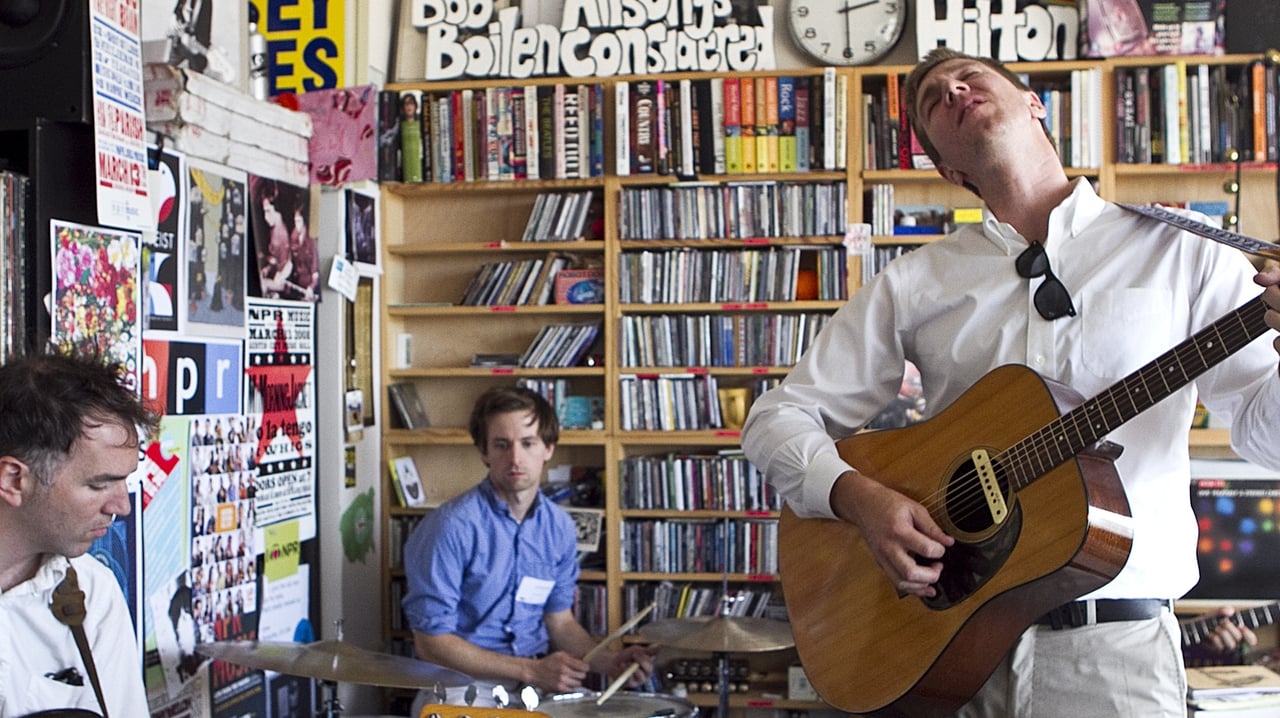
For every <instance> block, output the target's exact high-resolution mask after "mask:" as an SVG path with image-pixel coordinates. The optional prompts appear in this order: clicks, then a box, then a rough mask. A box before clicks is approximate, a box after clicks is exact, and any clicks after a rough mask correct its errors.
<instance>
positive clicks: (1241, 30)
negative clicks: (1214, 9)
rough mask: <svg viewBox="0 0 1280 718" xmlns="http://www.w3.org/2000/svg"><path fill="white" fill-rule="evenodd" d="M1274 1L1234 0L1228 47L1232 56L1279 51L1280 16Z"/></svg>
mask: <svg viewBox="0 0 1280 718" xmlns="http://www.w3.org/2000/svg"><path fill="white" fill-rule="evenodd" d="M1274 3H1275V0H1231V2H1229V3H1227V4H1226V6H1227V9H1226V11H1225V12H1226V14H1227V27H1226V30H1225V32H1226V35H1227V37H1226V46H1227V52H1229V53H1245V54H1251V55H1256V54H1260V53H1263V52H1266V51H1267V49H1268V48H1275V49H1280V13H1277V12H1276V7H1275V4H1274Z"/></svg>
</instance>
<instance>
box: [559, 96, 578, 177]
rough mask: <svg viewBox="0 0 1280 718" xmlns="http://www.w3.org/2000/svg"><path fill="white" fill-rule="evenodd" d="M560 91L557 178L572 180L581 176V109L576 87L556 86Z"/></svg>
mask: <svg viewBox="0 0 1280 718" xmlns="http://www.w3.org/2000/svg"><path fill="white" fill-rule="evenodd" d="M557 87H559V88H560V90H561V97H560V102H561V106H560V109H561V112H560V136H561V138H562V139H561V148H562V150H561V155H562V156H561V158H560V161H561V165H560V166H561V169H562V171H561V172H559V173H557V177H558V178H561V179H574V178H578V177H581V176H582V107H581V106H580V104H579V100H580V99H581V95H579V94H578V90H577V88H576V87H565V86H564V85H557Z"/></svg>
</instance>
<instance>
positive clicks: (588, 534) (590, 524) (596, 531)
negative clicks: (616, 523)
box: [560, 506, 604, 553]
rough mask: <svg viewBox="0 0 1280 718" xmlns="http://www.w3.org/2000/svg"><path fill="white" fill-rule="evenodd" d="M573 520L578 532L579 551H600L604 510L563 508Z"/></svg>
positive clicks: (580, 507) (574, 507)
mask: <svg viewBox="0 0 1280 718" xmlns="http://www.w3.org/2000/svg"><path fill="white" fill-rule="evenodd" d="M560 508H562V509H564V511H565V513H567V514H569V517H570V518H572V519H573V525H574V526H575V527H576V528H577V530H578V550H579V551H581V552H585V553H592V552H595V551H598V550H599V549H600V537H601V536H602V535H603V534H604V531H603V529H604V509H592V508H585V507H582V506H561V507H560Z"/></svg>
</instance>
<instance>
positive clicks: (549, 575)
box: [404, 387, 657, 716]
mask: <svg viewBox="0 0 1280 718" xmlns="http://www.w3.org/2000/svg"><path fill="white" fill-rule="evenodd" d="M469 428H470V432H471V438H472V441H473V442H474V443H475V445H476V448H477V449H479V450H480V455H481V457H482V458H483V460H484V464H485V466H486V467H488V475H487V476H486V477H485V479H484V480H483V481H481V482H480V483H479V484H478V485H477V486H475V487H474V488H472V489H471V490H469V491H467V492H466V493H464V494H462V495H460V496H458V497H456V498H454V499H452V500H451V501H449V502H447V503H446V504H444V505H443V506H441V507H440V508H438V509H436V510H434V511H432V512H431V513H430V514H428V515H427V516H426V518H424V519H423V521H422V522H421V523H420V524H419V525H418V527H417V528H416V529H415V530H414V532H413V534H412V535H411V536H410V538H409V540H408V542H407V543H406V544H405V548H404V561H405V573H406V574H407V579H408V591H407V594H406V596H405V598H404V610H405V615H406V616H407V618H408V623H409V626H410V628H412V629H413V637H414V645H415V647H416V649H417V654H418V657H419V658H421V659H422V660H425V661H429V662H431V663H435V664H438V665H441V666H444V667H446V668H450V669H452V670H454V671H458V672H459V673H464V674H467V675H469V676H472V677H474V678H476V679H477V687H478V690H477V691H476V692H475V695H476V697H475V703H474V705H478V706H479V705H485V706H493V705H494V701H493V687H494V685H496V684H503V685H504V686H505V687H506V689H507V690H508V692H509V694H510V695H512V696H513V701H512V702H513V703H518V701H517V700H516V699H514V696H515V692H514V691H515V689H518V688H519V687H521V686H522V685H532V686H534V687H535V688H537V689H538V690H539V691H540V692H541V693H542V694H543V695H549V694H554V693H566V692H571V691H576V690H580V689H581V687H582V685H583V681H584V679H585V678H586V677H587V674H588V673H590V672H594V673H599V674H604V675H607V676H609V677H610V678H613V677H616V676H618V675H620V674H621V673H623V672H624V671H626V670H627V669H628V668H630V666H631V664H632V663H638V664H639V666H640V667H639V669H638V670H636V671H635V672H634V673H633V674H632V676H631V678H630V679H629V681H628V684H627V685H629V686H638V685H640V684H642V683H643V682H644V681H645V680H647V678H648V677H649V675H650V674H651V672H652V670H653V655H654V654H655V653H656V651H657V648H656V647H655V648H646V647H643V646H635V645H633V646H630V647H627V648H624V649H623V650H621V651H613V650H603V651H597V652H596V653H595V655H593V656H592V658H591V661H590V663H589V664H588V663H587V662H585V661H583V660H582V657H583V656H585V655H587V654H588V652H591V650H592V649H593V648H595V647H596V641H595V640H594V639H593V638H592V637H591V635H590V634H589V633H587V631H586V629H584V628H583V627H582V625H581V624H579V623H578V621H577V620H576V619H575V618H574V616H573V612H572V607H573V599H574V592H575V590H576V587H577V581H578V562H577V532H576V530H575V528H574V523H573V520H572V519H571V518H570V517H569V515H568V514H567V513H566V512H564V511H563V510H562V509H560V508H559V507H558V506H556V504H555V503H553V502H552V501H550V500H548V499H546V498H545V497H544V496H543V495H542V493H541V482H542V476H543V467H544V466H545V465H546V463H547V461H549V460H550V459H551V455H552V453H553V452H554V451H555V447H556V442H557V441H558V440H559V434H560V429H559V424H558V423H557V420H556V414H555V410H554V409H552V407H551V405H550V404H549V403H547V401H546V400H545V399H543V398H542V397H541V396H540V395H539V394H537V393H536V392H533V391H530V390H528V389H524V388H519V387H495V388H492V389H490V390H488V391H486V392H485V393H484V394H483V395H481V396H480V398H479V399H478V400H477V401H476V404H475V406H474V408H473V409H472V412H471V419H470V424H469ZM464 691H465V687H451V688H449V691H448V695H447V697H446V698H445V701H444V702H446V703H450V704H454V705H459V704H462V703H463V700H462V697H463V695H464ZM438 702H441V701H440V699H439V698H438V697H437V696H435V695H434V693H433V692H432V691H429V690H424V691H422V692H420V694H419V696H418V701H417V702H416V703H415V706H414V710H413V712H412V713H411V714H410V715H412V716H417V715H418V714H419V713H420V712H421V706H422V705H424V704H426V703H438Z"/></svg>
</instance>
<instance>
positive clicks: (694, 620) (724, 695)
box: [640, 517, 796, 718]
mask: <svg viewBox="0 0 1280 718" xmlns="http://www.w3.org/2000/svg"><path fill="white" fill-rule="evenodd" d="M724 522H725V530H724V531H723V532H722V535H723V536H724V544H725V545H724V550H723V551H722V552H721V555H723V556H728V555H729V545H728V544H729V530H728V523H729V519H728V517H726V518H725V519H724ZM721 587H722V588H721V608H720V613H719V615H716V616H694V617H689V618H673V619H668V620H665V621H658V622H655V623H651V624H649V625H647V626H645V627H643V628H641V629H640V636H641V637H642V638H644V639H646V640H648V641H649V642H651V643H656V644H658V645H662V646H669V647H671V648H683V649H687V650H694V651H710V652H711V654H712V656H713V657H714V659H715V661H716V663H717V665H718V666H719V676H718V679H717V686H718V687H719V693H720V701H719V711H718V712H717V713H716V716H717V718H725V717H726V716H728V715H729V692H730V690H732V682H731V681H730V679H729V654H731V653H756V652H764V651H777V650H782V649H784V648H793V647H794V646H795V645H796V642H795V638H794V637H793V636H792V635H791V624H789V623H786V622H783V621H773V620H769V619H766V618H749V617H744V616H734V615H732V604H733V601H734V597H732V596H730V595H729V565H728V563H727V562H726V563H725V565H724V573H723V576H722V577H721Z"/></svg>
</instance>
